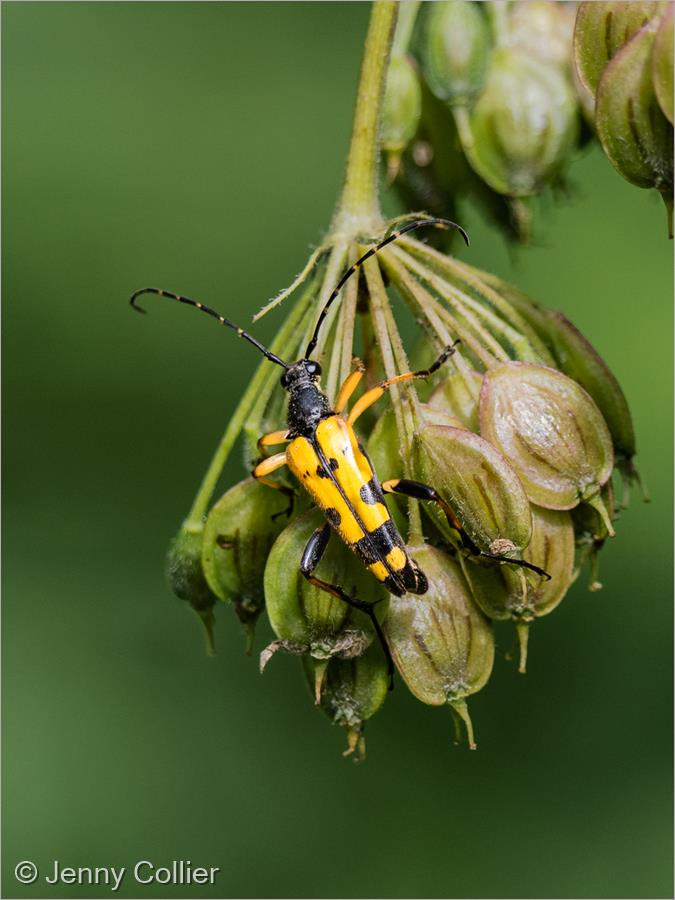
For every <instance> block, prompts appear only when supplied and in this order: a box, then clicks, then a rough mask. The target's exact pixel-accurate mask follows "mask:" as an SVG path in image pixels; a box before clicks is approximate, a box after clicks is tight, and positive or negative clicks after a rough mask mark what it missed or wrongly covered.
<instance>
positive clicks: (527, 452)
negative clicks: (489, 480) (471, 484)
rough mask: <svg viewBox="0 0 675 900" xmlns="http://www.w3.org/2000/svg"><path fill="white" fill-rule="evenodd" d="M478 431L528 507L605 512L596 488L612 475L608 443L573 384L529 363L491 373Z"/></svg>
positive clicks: (598, 417)
mask: <svg viewBox="0 0 675 900" xmlns="http://www.w3.org/2000/svg"><path fill="white" fill-rule="evenodd" d="M480 425H481V434H482V435H483V436H484V437H485V438H486V439H487V440H489V441H490V442H491V443H492V444H494V446H495V447H497V449H498V450H500V451H501V453H503V454H504V456H506V457H507V458H508V459H509V461H510V462H511V464H512V465H513V467H514V469H515V470H516V472H517V473H518V475H519V476H520V479H521V481H522V483H523V486H524V488H525V491H526V492H527V496H528V497H529V498H530V500H531V501H532V502H533V503H536V504H537V505H538V506H543V507H544V508H545V509H573V508H574V507H575V506H577V504H578V503H581V502H586V503H590V504H591V505H595V506H596V507H597V508H598V509H600V510H601V511H604V507H603V506H602V501H601V499H600V488H601V487H602V486H603V485H604V484H605V482H606V481H607V480H608V479H609V477H610V475H611V474H612V467H613V465H614V454H613V452H612V439H611V437H610V434H609V430H608V428H607V425H606V424H605V420H604V419H603V417H602V414H601V413H600V410H599V409H598V407H597V406H596V405H595V403H594V402H593V400H592V398H591V397H590V396H589V395H588V394H587V393H586V391H585V390H584V389H583V388H582V387H580V386H579V385H578V384H577V383H576V382H575V381H573V380H572V379H571V378H568V377H567V376H566V375H563V374H562V372H558V371H556V370H555V369H549V368H547V367H546V366H537V365H532V364H530V363H520V362H509V363H505V364H503V365H501V366H498V367H497V368H495V369H491V370H490V371H488V372H486V374H485V377H484V379H483V387H482V390H481V397H480ZM605 512H606V511H605ZM610 531H611V525H610ZM612 533H613V532H612Z"/></svg>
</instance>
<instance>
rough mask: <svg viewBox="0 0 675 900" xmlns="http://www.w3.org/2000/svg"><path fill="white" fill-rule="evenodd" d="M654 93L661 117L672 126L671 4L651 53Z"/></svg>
mask: <svg viewBox="0 0 675 900" xmlns="http://www.w3.org/2000/svg"><path fill="white" fill-rule="evenodd" d="M652 80H653V82H654V92H655V94H656V99H657V100H658V101H659V106H660V107H661V110H662V112H663V115H664V116H665V117H666V118H667V119H668V121H669V122H670V124H671V125H672V124H673V119H674V115H673V4H672V3H669V4H668V7H667V10H666V12H665V13H664V15H663V18H662V19H661V24H660V25H659V30H658V31H657V32H656V39H655V41H654V50H653V52H652Z"/></svg>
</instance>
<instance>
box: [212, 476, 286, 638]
mask: <svg viewBox="0 0 675 900" xmlns="http://www.w3.org/2000/svg"><path fill="white" fill-rule="evenodd" d="M287 509H288V497H286V496H285V495H284V494H282V493H280V492H279V491H274V490H271V489H270V488H268V487H265V486H264V485H262V484H258V482H257V481H255V480H254V479H253V478H246V479H245V480H244V481H240V482H239V484H235V485H234V487H231V488H230V489H229V491H227V492H226V493H225V494H224V495H223V496H222V497H221V498H220V500H218V502H217V503H216V504H215V506H214V507H213V509H212V510H211V512H210V513H209V516H208V518H207V520H206V526H205V528H204V541H203V544H202V566H203V570H204V575H205V577H206V581H207V582H208V585H209V587H210V588H211V590H212V591H213V593H214V594H215V595H216V596H217V597H219V598H220V599H221V600H224V601H229V602H231V603H232V604H233V605H234V610H235V612H236V614H237V616H238V618H239V621H240V622H241V623H242V625H243V626H244V629H245V632H246V635H247V640H246V652H247V653H250V652H251V647H252V644H253V636H254V631H255V623H256V621H257V619H258V616H259V615H260V613H261V612H262V609H263V607H264V605H265V592H264V589H263V572H262V566H261V560H263V559H265V558H266V557H267V554H268V553H269V551H270V549H271V547H272V544H273V543H274V540H275V538H276V537H277V535H278V534H280V533H281V531H282V530H283V529H284V526H285V525H286V524H287V521H288V520H287V518H286V516H285V515H284V513H285V512H286V511H287Z"/></svg>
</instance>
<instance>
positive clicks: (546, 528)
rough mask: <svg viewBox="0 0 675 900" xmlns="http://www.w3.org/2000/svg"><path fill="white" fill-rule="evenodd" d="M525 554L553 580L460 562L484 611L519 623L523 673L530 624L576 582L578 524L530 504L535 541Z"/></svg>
mask: <svg viewBox="0 0 675 900" xmlns="http://www.w3.org/2000/svg"><path fill="white" fill-rule="evenodd" d="M592 512H595V511H594V510H592ZM523 557H524V559H526V560H527V561H528V562H531V563H534V565H536V566H539V568H541V569H543V570H544V571H545V572H547V573H548V575H550V576H551V577H550V580H546V579H544V578H541V577H539V576H537V575H536V574H535V573H533V572H527V571H524V570H519V571H514V570H513V569H512V568H510V567H509V566H501V567H500V568H498V569H485V568H482V567H481V566H472V565H467V564H465V563H464V561H462V562H463V569H464V574H465V576H466V578H467V580H468V582H469V584H470V585H471V591H472V593H473V596H474V599H475V601H476V603H477V604H478V605H479V606H480V608H481V609H482V610H483V612H484V613H485V615H487V616H489V617H490V618H491V619H511V620H512V621H513V622H515V624H516V628H517V630H518V638H519V641H520V666H519V671H521V672H525V668H526V664H527V638H528V628H529V623H530V622H532V621H533V620H534V619H535V618H540V617H541V616H546V615H548V614H549V613H550V612H552V611H553V610H554V609H555V608H556V606H558V604H559V603H560V601H561V600H562V599H563V597H564V596H565V594H566V593H567V590H568V588H569V586H570V584H571V583H572V581H573V577H574V575H573V573H574V528H573V525H572V517H571V515H570V513H568V512H565V511H562V510H549V509H542V508H541V507H538V506H532V540H531V541H530V543H529V545H528V547H527V549H526V550H525V552H524V554H523Z"/></svg>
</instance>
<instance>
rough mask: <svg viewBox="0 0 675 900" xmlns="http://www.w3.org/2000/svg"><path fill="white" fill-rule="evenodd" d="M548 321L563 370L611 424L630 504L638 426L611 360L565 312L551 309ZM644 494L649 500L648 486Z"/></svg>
mask: <svg viewBox="0 0 675 900" xmlns="http://www.w3.org/2000/svg"><path fill="white" fill-rule="evenodd" d="M546 322H547V326H548V334H549V337H550V341H551V346H552V350H553V353H554V356H555V358H556V360H557V362H558V365H559V367H560V370H561V371H562V372H564V373H565V375H568V376H569V377H570V378H573V379H574V381H576V382H577V383H578V384H580V385H581V386H582V387H583V388H584V389H585V390H587V391H588V393H589V394H590V395H591V397H592V398H593V400H594V401H595V403H596V405H597V407H598V409H599V410H600V412H601V413H602V417H603V418H604V420H605V422H606V423H607V427H608V428H609V433H610V434H611V436H612V444H613V446H614V453H615V457H616V464H617V467H618V468H619V470H620V471H621V474H622V476H623V478H624V484H625V491H624V494H625V499H624V506H626V505H627V503H628V491H629V486H630V483H631V482H632V481H634V480H637V481H638V482H639V481H640V476H639V474H638V472H637V469H636V468H635V464H634V463H633V458H634V456H635V453H636V446H635V429H634V427H633V417H632V416H631V413H630V409H629V408H628V402H627V401H626V396H625V394H624V392H623V391H622V390H621V386H620V384H619V382H618V381H617V380H616V378H615V376H614V374H613V373H612V371H611V369H610V368H609V366H608V365H607V363H606V362H605V361H604V359H603V358H602V357H601V356H600V355H599V354H598V353H597V352H596V350H595V348H594V347H593V345H592V344H591V343H590V341H588V340H586V338H585V337H584V336H583V334H582V333H581V332H580V331H579V330H578V329H577V328H575V326H574V325H573V324H572V323H571V322H570V320H569V319H567V318H566V317H565V316H564V315H563V314H562V313H559V312H553V311H549V310H547V311H546ZM643 495H644V497H645V499H648V497H647V494H646V493H645V491H644V488H643Z"/></svg>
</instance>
